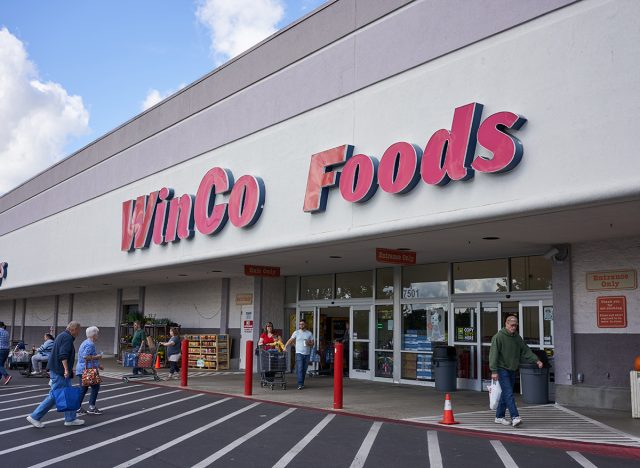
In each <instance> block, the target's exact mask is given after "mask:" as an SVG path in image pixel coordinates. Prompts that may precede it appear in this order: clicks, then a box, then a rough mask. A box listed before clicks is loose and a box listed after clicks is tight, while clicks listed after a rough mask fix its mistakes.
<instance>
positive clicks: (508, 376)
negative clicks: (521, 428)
mask: <svg viewBox="0 0 640 468" xmlns="http://www.w3.org/2000/svg"><path fill="white" fill-rule="evenodd" d="M498 382H500V388H501V389H502V396H501V397H500V403H498V408H496V418H504V416H505V414H506V411H507V409H509V414H510V415H511V419H513V418H517V417H519V416H520V414H519V413H518V408H516V400H515V398H514V397H513V386H514V385H515V383H516V372H515V371H510V370H507V369H498Z"/></svg>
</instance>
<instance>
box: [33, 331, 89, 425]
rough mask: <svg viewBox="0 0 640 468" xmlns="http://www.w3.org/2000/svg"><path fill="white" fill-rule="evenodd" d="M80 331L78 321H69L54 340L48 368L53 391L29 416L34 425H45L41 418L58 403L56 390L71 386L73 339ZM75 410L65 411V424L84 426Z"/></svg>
mask: <svg viewBox="0 0 640 468" xmlns="http://www.w3.org/2000/svg"><path fill="white" fill-rule="evenodd" d="M78 333H80V324H79V323H78V322H69V325H67V329H66V330H65V331H63V332H62V333H60V334H59V335H58V336H57V337H56V339H55V341H54V342H53V349H52V350H51V356H49V362H48V364H47V368H48V369H49V375H50V376H51V391H50V392H49V395H47V397H46V398H45V399H44V401H43V402H42V403H40V406H38V407H37V408H36V409H35V411H34V412H33V413H31V415H29V416H27V421H29V423H31V424H33V426H34V427H38V428H40V427H43V426H44V424H42V422H40V420H41V419H42V418H43V417H44V416H45V414H47V412H48V411H49V410H50V409H51V408H53V407H54V406H55V404H56V398H55V396H54V392H55V391H56V390H58V389H60V388H65V387H71V386H72V380H71V379H72V378H73V361H75V359H76V349H75V347H74V346H73V341H74V340H75V339H76V336H78ZM76 417H77V415H76V412H75V411H65V412H64V425H65V426H82V425H83V424H84V420H82V419H76Z"/></svg>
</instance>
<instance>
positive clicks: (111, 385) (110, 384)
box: [0, 383, 122, 405]
mask: <svg viewBox="0 0 640 468" xmlns="http://www.w3.org/2000/svg"><path fill="white" fill-rule="evenodd" d="M114 385H122V384H119V383H109V384H100V391H101V392H102V391H103V390H102V388H103V387H113V386H114ZM39 390H46V389H44V388H43V389H38V390H28V391H29V392H35V391H39ZM108 391H112V390H104V392H108ZM25 393H26V392H25ZM21 394H22V393H20V395H21ZM48 394H49V391H47V393H43V394H41V395H30V396H26V397H22V398H12V399H10V400H4V399H3V400H1V401H0V405H2V404H4V403H12V402H15V401H22V400H30V399H32V398H44V397H46V396H47V395H48ZM13 395H18V393H14V394H13ZM2 396H3V397H4V396H8V395H2Z"/></svg>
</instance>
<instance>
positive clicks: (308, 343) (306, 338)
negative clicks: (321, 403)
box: [284, 320, 314, 390]
mask: <svg viewBox="0 0 640 468" xmlns="http://www.w3.org/2000/svg"><path fill="white" fill-rule="evenodd" d="M299 327H300V328H299V329H298V330H296V331H294V332H293V335H291V338H289V340H288V341H287V342H286V343H285V345H284V349H285V351H286V350H287V347H288V346H289V345H290V344H291V343H293V342H294V341H295V343H296V344H295V347H296V372H297V374H298V390H302V389H303V388H304V378H305V376H306V374H307V367H309V356H310V355H311V348H312V347H313V345H314V343H313V334H312V333H311V332H310V331H309V330H307V322H305V321H304V320H300V324H299Z"/></svg>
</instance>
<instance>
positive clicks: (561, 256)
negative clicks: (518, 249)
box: [543, 245, 569, 263]
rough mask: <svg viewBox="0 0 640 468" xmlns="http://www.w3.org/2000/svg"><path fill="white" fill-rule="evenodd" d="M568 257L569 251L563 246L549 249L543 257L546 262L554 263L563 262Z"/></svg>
mask: <svg viewBox="0 0 640 468" xmlns="http://www.w3.org/2000/svg"><path fill="white" fill-rule="evenodd" d="M568 256H569V249H568V248H567V247H566V246H564V245H558V246H553V247H551V248H550V249H549V250H548V251H547V252H546V253H545V254H544V255H543V257H544V258H546V259H547V260H553V261H554V262H555V263H562V262H564V261H565V260H566V259H567V257H568Z"/></svg>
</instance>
